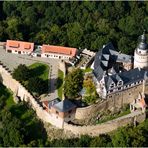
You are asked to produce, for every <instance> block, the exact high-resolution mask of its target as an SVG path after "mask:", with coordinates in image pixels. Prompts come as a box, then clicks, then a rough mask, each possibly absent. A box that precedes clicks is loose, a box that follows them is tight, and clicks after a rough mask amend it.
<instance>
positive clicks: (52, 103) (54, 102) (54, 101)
mask: <svg viewBox="0 0 148 148" xmlns="http://www.w3.org/2000/svg"><path fill="white" fill-rule="evenodd" d="M59 102H60V99H58V98H56V99H54V100H52V101H49V102H48V107H49V108H50V107H51V106H53V105H55V104H57V103H59Z"/></svg>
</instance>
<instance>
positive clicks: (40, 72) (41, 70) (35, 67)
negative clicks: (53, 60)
mask: <svg viewBox="0 0 148 148" xmlns="http://www.w3.org/2000/svg"><path fill="white" fill-rule="evenodd" d="M29 69H30V70H31V75H32V76H34V77H35V76H37V77H39V78H41V79H43V80H48V75H49V66H48V65H46V64H43V63H34V64H32V65H30V66H29Z"/></svg>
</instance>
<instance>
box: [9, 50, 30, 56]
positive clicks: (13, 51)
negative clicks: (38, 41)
mask: <svg viewBox="0 0 148 148" xmlns="http://www.w3.org/2000/svg"><path fill="white" fill-rule="evenodd" d="M10 51H11V53H14V54H28V55H29V54H31V52H30V51H29V52H26V51H18V50H9V49H6V52H10Z"/></svg>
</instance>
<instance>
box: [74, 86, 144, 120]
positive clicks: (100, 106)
mask: <svg viewBox="0 0 148 148" xmlns="http://www.w3.org/2000/svg"><path fill="white" fill-rule="evenodd" d="M146 87H147V86H146ZM142 89H143V86H142V84H141V85H139V86H136V87H133V88H130V89H127V90H124V91H122V92H118V93H115V94H112V95H110V96H108V97H107V99H104V100H102V102H98V103H96V104H93V105H90V106H88V107H81V108H77V110H76V116H75V118H76V119H86V118H87V119H91V118H92V117H93V116H94V115H95V114H96V113H99V112H102V111H105V110H111V111H113V112H115V111H117V110H119V109H120V108H121V107H123V105H124V104H129V103H131V102H132V101H133V100H134V99H136V98H137V97H138V95H139V92H142ZM146 91H147V89H146Z"/></svg>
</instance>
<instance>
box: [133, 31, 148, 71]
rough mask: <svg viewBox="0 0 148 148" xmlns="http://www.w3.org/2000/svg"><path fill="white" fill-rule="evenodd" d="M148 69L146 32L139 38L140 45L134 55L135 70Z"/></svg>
mask: <svg viewBox="0 0 148 148" xmlns="http://www.w3.org/2000/svg"><path fill="white" fill-rule="evenodd" d="M137 67H139V68H144V69H147V68H148V45H147V43H146V36H145V32H144V33H143V35H141V36H140V38H139V44H138V46H137V48H136V49H135V53H134V68H137Z"/></svg>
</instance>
